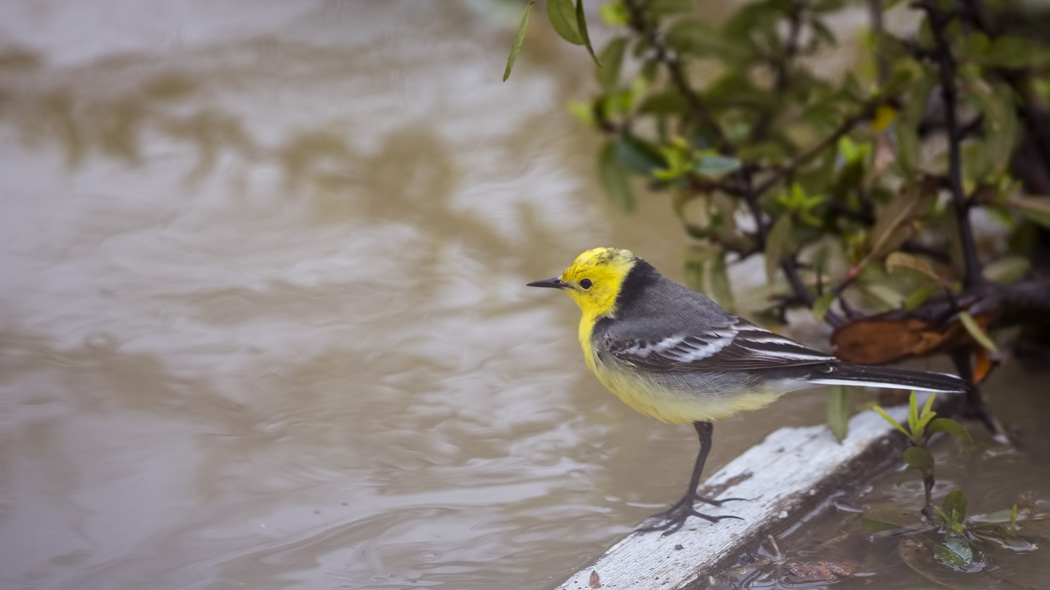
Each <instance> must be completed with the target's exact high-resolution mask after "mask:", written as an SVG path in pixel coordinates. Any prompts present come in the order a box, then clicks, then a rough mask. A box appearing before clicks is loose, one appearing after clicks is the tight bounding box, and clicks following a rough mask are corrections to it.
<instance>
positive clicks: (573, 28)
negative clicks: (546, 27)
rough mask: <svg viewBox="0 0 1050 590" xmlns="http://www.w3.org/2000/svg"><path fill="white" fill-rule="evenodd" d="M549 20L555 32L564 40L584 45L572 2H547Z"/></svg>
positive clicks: (558, 0) (561, 0) (548, 0)
mask: <svg viewBox="0 0 1050 590" xmlns="http://www.w3.org/2000/svg"><path fill="white" fill-rule="evenodd" d="M547 18H548V19H550V21H551V26H552V27H554V32H556V33H558V35H559V36H560V37H561V38H562V39H565V40H566V41H568V42H569V43H572V44H573V45H583V37H581V36H580V27H579V25H578V24H576V9H575V8H574V7H573V5H572V0H547Z"/></svg>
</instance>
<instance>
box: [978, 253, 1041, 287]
mask: <svg viewBox="0 0 1050 590" xmlns="http://www.w3.org/2000/svg"><path fill="white" fill-rule="evenodd" d="M1031 269H1032V261H1031V260H1029V259H1028V257H1026V256H1004V257H1002V258H1000V259H998V260H995V261H993V262H989V263H988V264H986V265H984V268H983V269H981V274H983V275H984V278H986V279H988V280H989V281H992V282H995V283H1016V282H1017V281H1019V280H1021V279H1023V278H1025V277H1026V276H1028V272H1029V271H1030V270H1031Z"/></svg>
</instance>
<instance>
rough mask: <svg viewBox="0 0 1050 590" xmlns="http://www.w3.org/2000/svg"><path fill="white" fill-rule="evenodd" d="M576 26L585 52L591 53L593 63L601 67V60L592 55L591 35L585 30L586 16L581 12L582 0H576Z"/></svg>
mask: <svg viewBox="0 0 1050 590" xmlns="http://www.w3.org/2000/svg"><path fill="white" fill-rule="evenodd" d="M576 28H577V29H579V31H580V39H581V40H582V41H583V46H584V47H586V48H587V52H588V53H590V54H591V58H593V59H594V63H595V64H597V65H598V67H599V68H600V67H602V62H600V61H598V56H597V55H594V47H593V46H591V35H590V33H588V32H587V17H586V16H585V15H584V14H583V0H576Z"/></svg>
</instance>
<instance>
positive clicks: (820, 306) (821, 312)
mask: <svg viewBox="0 0 1050 590" xmlns="http://www.w3.org/2000/svg"><path fill="white" fill-rule="evenodd" d="M834 301H835V293H834V292H832V291H829V292H827V293H824V294H823V295H821V296H820V297H817V300H816V301H814V302H813V319H815V320H817V321H818V322H822V321H824V316H825V315H827V313H828V308H830V307H831V304H832V303H834Z"/></svg>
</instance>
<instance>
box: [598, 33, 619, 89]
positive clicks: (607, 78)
mask: <svg viewBox="0 0 1050 590" xmlns="http://www.w3.org/2000/svg"><path fill="white" fill-rule="evenodd" d="M626 48H627V38H626V37H617V38H615V39H613V40H612V41H609V42H608V43H607V44H606V45H605V47H604V48H602V52H601V54H600V55H599V57H598V61H600V62H601V64H602V67H600V68H598V69H597V70H595V72H594V75H595V76H597V78H598V83H599V84H601V85H602V89H604V90H605V91H606V92H609V91H611V90H613V89H614V88H616V85H617V84H618V83H619V81H620V68H621V67H622V66H623V52H624V49H626Z"/></svg>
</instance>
